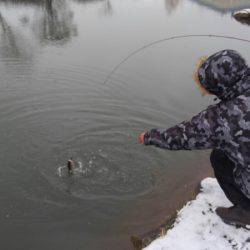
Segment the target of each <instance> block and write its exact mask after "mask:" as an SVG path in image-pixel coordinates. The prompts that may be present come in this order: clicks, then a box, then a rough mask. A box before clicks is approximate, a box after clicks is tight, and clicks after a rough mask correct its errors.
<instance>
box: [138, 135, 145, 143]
mask: <svg viewBox="0 0 250 250" xmlns="http://www.w3.org/2000/svg"><path fill="white" fill-rule="evenodd" d="M145 134H146V133H141V134H140V135H139V138H138V141H139V143H141V144H144V143H145V140H144V137H145Z"/></svg>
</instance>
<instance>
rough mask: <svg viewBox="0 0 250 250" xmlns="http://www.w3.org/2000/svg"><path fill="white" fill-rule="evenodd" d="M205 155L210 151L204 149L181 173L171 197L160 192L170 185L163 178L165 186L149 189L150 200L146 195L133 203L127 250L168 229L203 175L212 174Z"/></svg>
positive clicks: (151, 239) (139, 245)
mask: <svg viewBox="0 0 250 250" xmlns="http://www.w3.org/2000/svg"><path fill="white" fill-rule="evenodd" d="M209 155H210V153H209V152H206V154H205V155H204V157H201V158H199V159H197V161H196V162H195V163H194V165H193V167H192V170H191V171H187V172H184V173H182V174H183V175H184V176H182V178H183V179H184V180H185V182H183V185H178V184H177V185H176V188H175V189H174V191H173V192H172V195H171V196H166V195H164V193H167V190H168V188H169V186H172V184H173V183H170V182H169V181H168V182H167V181H166V185H165V186H159V187H158V188H157V189H156V190H154V191H153V192H152V194H151V197H154V200H153V201H152V200H151V199H150V197H148V200H144V201H143V202H142V203H140V204H137V209H136V211H137V214H136V216H135V218H136V221H135V223H134V227H133V232H131V235H130V240H131V248H130V249H136V250H138V249H142V248H143V247H145V246H147V245H148V244H149V243H151V242H152V241H153V240H154V239H156V238H157V237H159V236H160V235H163V234H165V233H166V231H167V230H168V229H169V228H171V226H172V224H173V222H174V220H175V217H176V211H177V210H179V209H181V208H182V207H183V206H184V204H185V203H186V202H187V201H189V200H191V199H193V198H194V197H195V196H196V195H197V193H198V192H199V187H200V181H201V180H202V179H204V178H205V177H208V176H213V172H212V168H211V166H210V162H209ZM189 167H190V166H189ZM183 179H182V180H183ZM174 181H176V180H174V179H172V182H174ZM142 225H143V226H142Z"/></svg>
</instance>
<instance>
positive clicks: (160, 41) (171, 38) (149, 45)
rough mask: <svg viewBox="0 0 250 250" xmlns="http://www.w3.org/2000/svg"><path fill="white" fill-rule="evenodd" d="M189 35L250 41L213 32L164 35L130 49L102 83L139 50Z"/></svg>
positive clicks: (249, 41)
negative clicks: (132, 49) (161, 37)
mask: <svg viewBox="0 0 250 250" xmlns="http://www.w3.org/2000/svg"><path fill="white" fill-rule="evenodd" d="M189 37H209V38H224V39H230V40H237V41H241V42H248V43H250V40H248V39H245V38H240V37H235V36H224V35H215V34H197V35H194V34H189V35H178V36H171V37H166V38H163V39H160V40H156V41H153V42H151V43H148V44H145V45H144V46H142V47H140V48H138V49H136V50H134V51H132V52H131V53H129V54H128V56H126V57H125V58H124V59H123V60H121V61H120V62H119V63H118V64H117V65H116V66H115V67H114V68H113V69H112V70H111V71H110V73H109V74H108V76H107V77H106V78H105V80H104V82H103V84H106V83H107V82H108V81H109V80H110V78H111V77H112V75H113V74H114V73H115V72H116V71H117V70H118V69H119V68H120V66H121V65H122V64H124V63H125V62H126V61H128V60H129V59H130V58H131V57H133V56H134V55H136V54H138V53H139V52H141V51H143V50H144V49H147V48H149V47H153V46H154V45H157V44H159V43H163V42H167V41H170V40H175V39H181V38H189Z"/></svg>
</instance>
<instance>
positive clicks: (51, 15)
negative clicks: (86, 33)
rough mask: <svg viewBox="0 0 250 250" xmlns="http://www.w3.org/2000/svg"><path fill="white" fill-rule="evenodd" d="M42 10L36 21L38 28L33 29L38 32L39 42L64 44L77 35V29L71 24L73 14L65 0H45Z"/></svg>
mask: <svg viewBox="0 0 250 250" xmlns="http://www.w3.org/2000/svg"><path fill="white" fill-rule="evenodd" d="M43 10H44V11H43V13H42V16H41V17H40V20H38V27H36V26H35V27H34V29H35V30H38V36H39V38H40V41H41V42H43V43H44V42H45V43H46V42H60V43H65V42H67V41H69V40H70V39H71V37H73V36H76V35H77V28H76V25H75V24H74V23H73V12H72V11H71V10H70V8H69V5H68V3H67V2H66V0H57V1H54V0H46V1H45V4H44V7H43ZM37 28H38V29H37Z"/></svg>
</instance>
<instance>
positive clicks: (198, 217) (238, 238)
mask: <svg viewBox="0 0 250 250" xmlns="http://www.w3.org/2000/svg"><path fill="white" fill-rule="evenodd" d="M201 187H202V189H201V193H199V194H198V195H197V197H196V199H195V200H193V201H190V202H188V203H187V204H186V205H185V206H184V208H182V210H181V211H180V212H179V213H178V216H177V219H176V222H175V224H174V227H173V228H172V229H171V230H169V231H168V233H167V235H166V236H163V237H161V238H159V239H157V240H155V241H153V242H152V243H151V244H150V245H149V246H148V247H146V248H144V250H231V249H234V250H250V231H249V230H246V229H243V228H239V229H237V228H235V227H233V226H229V225H226V224H225V223H223V221H222V220H221V219H220V218H219V217H218V216H217V215H216V213H215V209H216V207H218V206H223V207H224V206H225V207H229V206H231V205H232V204H231V203H230V201H229V200H228V199H227V198H226V196H225V195H224V193H223V191H222V190H221V188H220V186H219V184H218V182H217V181H216V179H214V178H206V179H205V180H203V181H202V182H201Z"/></svg>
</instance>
